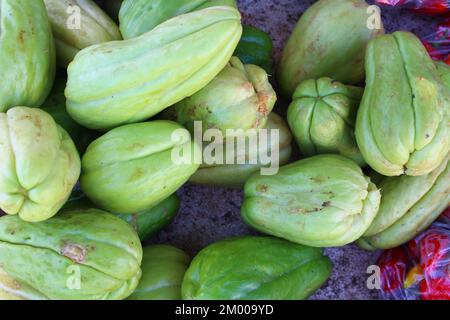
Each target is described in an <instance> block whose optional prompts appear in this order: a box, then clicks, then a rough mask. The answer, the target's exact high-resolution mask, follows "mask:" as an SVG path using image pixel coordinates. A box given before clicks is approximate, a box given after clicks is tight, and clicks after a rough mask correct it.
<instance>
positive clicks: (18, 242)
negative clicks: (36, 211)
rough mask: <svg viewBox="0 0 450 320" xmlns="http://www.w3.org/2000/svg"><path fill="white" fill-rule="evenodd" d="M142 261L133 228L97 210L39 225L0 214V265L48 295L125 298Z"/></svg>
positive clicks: (21, 281)
mask: <svg viewBox="0 0 450 320" xmlns="http://www.w3.org/2000/svg"><path fill="white" fill-rule="evenodd" d="M141 259H142V247H141V243H140V241H139V238H138V236H137V235H136V233H135V232H134V230H133V229H132V228H131V226H130V225H129V224H127V223H126V222H125V221H122V220H121V219H119V218H117V217H115V216H113V215H112V214H109V213H107V212H104V211H101V210H96V209H88V210H78V211H71V212H64V213H61V214H59V215H57V216H56V217H54V218H52V219H50V220H47V221H45V222H40V223H29V222H25V221H23V220H20V219H19V218H18V217H17V216H3V217H1V218H0V265H1V266H2V268H3V269H4V271H5V272H6V273H7V274H8V275H9V276H10V277H11V278H13V279H16V280H17V281H18V283H19V284H20V283H23V284H25V285H26V286H28V287H31V288H33V289H34V290H36V291H38V292H39V293H41V294H42V295H43V296H44V297H46V298H48V299H52V300H53V299H57V300H59V299H73V300H75V299H83V300H84V299H89V300H91V299H92V300H94V299H124V298H126V297H127V296H129V295H130V294H131V293H132V292H133V291H134V289H135V288H136V286H137V284H138V281H139V279H140V277H141V269H140V264H141ZM30 261H32V263H30Z"/></svg>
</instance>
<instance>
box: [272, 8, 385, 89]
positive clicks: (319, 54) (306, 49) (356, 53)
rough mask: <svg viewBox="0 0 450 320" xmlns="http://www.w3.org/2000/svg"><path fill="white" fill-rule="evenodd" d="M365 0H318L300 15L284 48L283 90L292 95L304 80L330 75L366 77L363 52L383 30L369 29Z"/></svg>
mask: <svg viewBox="0 0 450 320" xmlns="http://www.w3.org/2000/svg"><path fill="white" fill-rule="evenodd" d="M368 8H369V5H368V4H367V3H366V2H365V1H364V0H319V1H317V2H316V3H314V4H313V5H312V6H311V7H309V9H308V10H306V12H305V13H304V14H303V15H302V16H301V18H300V20H299V21H298V23H297V25H296V26H295V28H294V31H293V32H292V34H291V36H290V37H289V40H288V42H287V44H286V46H285V48H284V49H283V54H282V58H281V61H280V63H279V65H278V71H277V78H278V83H279V85H280V92H281V94H282V95H283V96H285V97H286V98H291V96H292V94H293V93H294V90H295V88H296V87H297V86H298V85H299V84H300V83H301V82H302V81H304V80H307V79H318V78H321V77H330V78H332V79H335V80H337V81H340V82H342V83H345V84H357V83H359V82H360V81H362V80H364V52H365V48H366V46H367V43H368V42H369V41H370V39H372V38H374V37H376V36H377V35H379V34H382V33H384V30H383V26H382V25H381V26H380V28H379V29H376V28H373V29H371V28H368V22H369V20H370V18H373V17H374V16H377V18H378V20H379V21H380V23H381V17H380V16H379V13H369V11H368Z"/></svg>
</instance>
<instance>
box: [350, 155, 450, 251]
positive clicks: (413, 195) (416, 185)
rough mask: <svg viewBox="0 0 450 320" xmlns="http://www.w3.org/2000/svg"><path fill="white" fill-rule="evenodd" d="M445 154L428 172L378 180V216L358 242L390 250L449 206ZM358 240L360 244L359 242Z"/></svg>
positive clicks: (449, 176)
mask: <svg viewBox="0 0 450 320" xmlns="http://www.w3.org/2000/svg"><path fill="white" fill-rule="evenodd" d="M448 161H449V159H448V157H447V158H446V159H445V160H444V161H443V163H442V164H441V165H440V166H439V167H438V168H437V169H435V170H434V171H432V172H431V173H429V174H426V175H422V176H419V177H412V176H401V177H389V178H386V179H385V180H383V181H382V182H381V183H380V185H379V186H380V189H381V195H382V197H381V204H380V209H379V211H378V215H377V216H376V218H375V219H374V221H373V222H372V224H371V225H370V228H369V229H367V231H366V232H365V234H364V237H363V238H362V241H358V244H360V246H362V247H363V248H365V247H366V246H364V243H366V244H367V245H368V246H370V247H373V248H379V249H390V248H394V247H397V246H399V245H402V244H404V243H406V242H408V241H409V240H411V239H413V238H414V237H416V236H417V235H419V234H420V233H421V232H422V231H424V230H425V229H426V228H428V227H429V226H430V225H431V224H432V223H433V222H434V221H435V220H436V219H437V217H438V216H439V215H440V214H441V212H442V211H443V210H444V209H445V208H446V207H448V206H449V205H450V167H449V165H448ZM361 243H362V244H361Z"/></svg>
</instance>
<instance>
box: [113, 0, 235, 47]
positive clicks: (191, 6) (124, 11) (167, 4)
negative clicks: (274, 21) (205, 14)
mask: <svg viewBox="0 0 450 320" xmlns="http://www.w3.org/2000/svg"><path fill="white" fill-rule="evenodd" d="M214 6H230V7H234V8H236V9H237V6H236V0H170V1H167V0H124V1H123V3H122V6H121V7H120V12H119V21H120V31H121V33H122V35H123V37H124V39H130V38H136V37H139V36H140V35H142V34H144V33H146V32H148V31H150V30H152V29H153V28H155V27H156V26H157V25H159V24H161V23H163V22H164V21H166V20H169V19H171V18H173V17H175V16H179V15H181V14H185V13H188V12H192V11H196V10H201V9H205V8H208V7H214Z"/></svg>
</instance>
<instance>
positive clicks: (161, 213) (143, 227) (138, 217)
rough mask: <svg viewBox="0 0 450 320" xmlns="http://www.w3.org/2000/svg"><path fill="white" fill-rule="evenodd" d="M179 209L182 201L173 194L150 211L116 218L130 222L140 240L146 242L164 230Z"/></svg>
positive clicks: (121, 215)
mask: <svg viewBox="0 0 450 320" xmlns="http://www.w3.org/2000/svg"><path fill="white" fill-rule="evenodd" d="M179 207H180V200H179V199H178V196H177V195H176V194H173V195H171V196H170V197H168V198H167V199H164V200H163V201H161V202H160V203H158V204H157V205H156V206H154V207H152V208H150V209H147V210H144V211H140V212H138V213H133V214H116V216H118V217H119V218H120V219H122V220H125V221H126V222H128V223H129V224H130V225H131V226H132V227H133V229H134V230H135V231H136V232H137V234H138V236H139V239H141V241H145V240H147V239H148V238H150V237H152V236H154V235H155V234H157V233H158V232H159V231H160V230H162V229H164V228H165V227H166V226H167V225H168V224H169V223H170V222H171V221H172V220H173V218H174V217H175V215H176V214H177V213H178V209H179Z"/></svg>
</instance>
